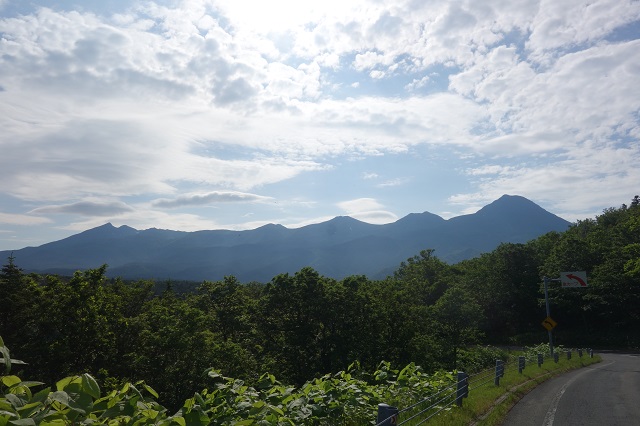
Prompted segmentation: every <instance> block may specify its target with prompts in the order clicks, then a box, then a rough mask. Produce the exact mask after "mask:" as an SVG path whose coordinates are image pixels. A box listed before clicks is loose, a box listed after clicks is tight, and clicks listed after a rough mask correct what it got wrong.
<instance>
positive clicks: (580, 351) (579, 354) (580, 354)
mask: <svg viewBox="0 0 640 426" xmlns="http://www.w3.org/2000/svg"><path fill="white" fill-rule="evenodd" d="M578 356H579V357H580V358H582V349H578Z"/></svg>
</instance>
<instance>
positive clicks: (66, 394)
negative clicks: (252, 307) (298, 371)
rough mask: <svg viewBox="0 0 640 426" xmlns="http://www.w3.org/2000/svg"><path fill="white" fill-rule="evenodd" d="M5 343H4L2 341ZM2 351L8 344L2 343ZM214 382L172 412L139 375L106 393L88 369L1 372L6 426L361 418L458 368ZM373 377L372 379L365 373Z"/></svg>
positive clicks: (436, 386) (427, 389)
mask: <svg viewBox="0 0 640 426" xmlns="http://www.w3.org/2000/svg"><path fill="white" fill-rule="evenodd" d="M0 343H1V342H0ZM0 348H2V349H3V353H4V352H5V351H6V352H7V353H8V349H6V347H5V346H4V344H2V346H0ZM206 373H207V376H208V378H209V381H210V382H211V383H212V387H211V388H210V389H204V390H202V391H201V392H196V393H195V394H194V395H193V397H191V398H189V399H187V400H186V401H185V402H184V404H183V405H182V407H181V408H180V409H179V410H178V411H177V413H175V414H173V415H170V414H169V411H168V410H167V408H166V407H164V406H163V405H161V404H160V403H159V402H158V401H157V400H158V398H159V395H158V393H157V392H156V391H155V390H154V389H153V388H151V387H150V386H148V385H147V384H146V383H144V382H142V381H140V382H137V383H135V384H131V383H125V384H124V385H123V386H122V387H120V388H119V389H116V390H112V391H111V392H109V393H106V394H103V393H102V391H101V389H100V386H99V385H98V383H97V381H96V380H95V379H94V378H93V377H92V376H91V375H89V374H86V373H85V374H82V375H77V376H70V377H66V378H64V379H62V380H59V381H58V382H56V386H55V390H52V389H51V388H44V389H42V390H40V391H38V392H35V393H34V392H33V390H32V388H36V387H40V386H42V385H43V383H42V382H27V381H22V380H21V379H20V378H19V377H18V376H14V375H5V376H0V393H1V394H2V396H0V426H5V425H8V424H11V425H36V424H38V425H57V424H60V425H64V424H86V425H88V424H109V425H142V424H156V425H182V426H185V425H209V424H229V425H287V424H288V425H303V424H304V425H327V426H328V425H362V424H370V423H371V422H372V419H375V416H376V410H377V404H378V403H380V402H382V401H390V402H393V403H398V404H413V403H415V402H416V401H419V400H422V399H424V398H425V397H427V396H429V395H433V394H435V393H437V392H439V391H440V390H442V389H444V388H446V387H449V386H451V384H452V383H453V380H454V379H453V374H451V373H437V374H434V375H428V374H425V373H424V372H422V370H421V368H420V367H418V366H416V365H415V364H409V365H407V366H406V367H405V368H403V369H402V370H400V371H397V370H393V369H392V368H391V364H390V363H388V362H383V363H381V364H380V368H379V369H378V370H377V371H376V372H375V373H373V374H372V375H368V374H366V373H364V372H362V371H361V370H360V369H359V366H358V365H357V364H352V365H351V366H350V368H349V369H348V370H346V371H340V372H338V373H336V374H327V375H324V376H322V377H320V378H318V379H315V380H313V381H310V382H307V383H305V384H304V385H303V386H301V387H299V388H296V387H291V386H284V385H282V384H281V383H280V382H278V381H277V380H276V378H275V376H273V375H271V374H263V375H262V376H261V377H260V379H259V380H258V381H257V383H256V385H255V386H248V385H246V384H245V383H244V381H242V380H239V379H233V378H229V377H225V376H223V375H222V374H220V372H219V371H217V370H215V369H208V370H207V372H206ZM365 377H368V378H369V379H370V380H369V381H367V380H364V378H365Z"/></svg>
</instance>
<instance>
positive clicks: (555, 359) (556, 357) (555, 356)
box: [553, 352, 560, 364]
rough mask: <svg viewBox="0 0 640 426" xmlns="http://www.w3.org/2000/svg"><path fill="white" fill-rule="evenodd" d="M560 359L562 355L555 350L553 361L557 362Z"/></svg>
mask: <svg viewBox="0 0 640 426" xmlns="http://www.w3.org/2000/svg"><path fill="white" fill-rule="evenodd" d="M559 359H560V356H559V355H558V352H554V353H553V361H554V362H555V363H556V364H557V363H558V361H559Z"/></svg>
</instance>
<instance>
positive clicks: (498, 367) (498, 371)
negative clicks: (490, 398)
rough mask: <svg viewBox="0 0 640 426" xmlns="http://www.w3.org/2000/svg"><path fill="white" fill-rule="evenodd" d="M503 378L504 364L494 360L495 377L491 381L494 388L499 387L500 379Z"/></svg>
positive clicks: (499, 360)
mask: <svg viewBox="0 0 640 426" xmlns="http://www.w3.org/2000/svg"><path fill="white" fill-rule="evenodd" d="M502 376H504V362H503V361H502V360H501V359H496V377H495V379H494V380H493V382H494V383H495V385H496V386H499V385H500V377H502Z"/></svg>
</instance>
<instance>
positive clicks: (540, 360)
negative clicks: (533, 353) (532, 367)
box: [538, 354, 544, 367]
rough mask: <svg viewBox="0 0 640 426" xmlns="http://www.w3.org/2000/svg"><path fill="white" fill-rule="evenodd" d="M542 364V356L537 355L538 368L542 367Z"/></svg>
mask: <svg viewBox="0 0 640 426" xmlns="http://www.w3.org/2000/svg"><path fill="white" fill-rule="evenodd" d="M543 362H544V355H542V354H538V367H542V363H543Z"/></svg>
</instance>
